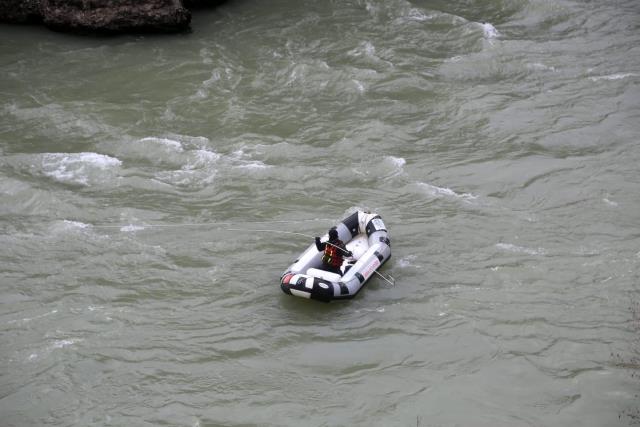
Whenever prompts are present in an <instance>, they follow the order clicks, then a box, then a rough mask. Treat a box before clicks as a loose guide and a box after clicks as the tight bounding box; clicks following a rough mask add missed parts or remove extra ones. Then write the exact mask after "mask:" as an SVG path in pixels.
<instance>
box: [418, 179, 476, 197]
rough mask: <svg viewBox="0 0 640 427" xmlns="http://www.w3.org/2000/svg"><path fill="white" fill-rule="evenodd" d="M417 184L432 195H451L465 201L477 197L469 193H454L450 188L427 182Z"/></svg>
mask: <svg viewBox="0 0 640 427" xmlns="http://www.w3.org/2000/svg"><path fill="white" fill-rule="evenodd" d="M418 186H420V187H421V188H422V189H424V190H425V191H426V193H427V194H428V195H430V196H433V197H453V198H457V199H462V200H465V201H471V200H475V199H477V198H478V196H475V195H473V194H471V193H456V192H455V191H453V190H452V189H450V188H446V187H437V186H435V185H431V184H427V183H425V182H419V183H418Z"/></svg>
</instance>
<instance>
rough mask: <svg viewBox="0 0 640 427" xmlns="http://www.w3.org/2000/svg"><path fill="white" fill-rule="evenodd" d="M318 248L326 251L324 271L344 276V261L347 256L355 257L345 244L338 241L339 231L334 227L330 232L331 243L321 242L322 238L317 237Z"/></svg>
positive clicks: (323, 257)
mask: <svg viewBox="0 0 640 427" xmlns="http://www.w3.org/2000/svg"><path fill="white" fill-rule="evenodd" d="M316 248H318V250H319V251H324V254H323V255H322V268H323V270H327V271H330V272H332V273H336V274H339V275H341V276H342V272H341V271H340V266H341V265H342V262H343V261H344V257H345V256H348V257H349V256H353V254H352V253H351V251H348V250H347V248H346V247H345V245H344V242H343V241H342V240H340V239H338V230H336V228H335V227H333V228H332V229H331V230H329V241H328V242H320V238H319V237H316Z"/></svg>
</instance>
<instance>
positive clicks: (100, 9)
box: [0, 0, 223, 34]
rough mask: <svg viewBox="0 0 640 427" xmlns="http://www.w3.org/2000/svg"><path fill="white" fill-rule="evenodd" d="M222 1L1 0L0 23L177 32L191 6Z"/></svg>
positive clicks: (59, 28)
mask: <svg viewBox="0 0 640 427" xmlns="http://www.w3.org/2000/svg"><path fill="white" fill-rule="evenodd" d="M221 3H223V0H184V1H183V0H0V22H5V23H13V24H30V23H40V22H41V23H44V24H45V25H46V26H47V27H49V28H51V29H54V30H57V31H69V32H81V33H98V34H100V33H128V32H178V31H184V30H187V29H188V28H189V25H190V22H191V12H190V8H202V7H212V6H217V5H220V4H221Z"/></svg>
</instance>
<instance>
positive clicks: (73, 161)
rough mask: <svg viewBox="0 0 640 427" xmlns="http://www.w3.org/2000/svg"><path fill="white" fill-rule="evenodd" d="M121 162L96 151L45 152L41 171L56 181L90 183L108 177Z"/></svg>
mask: <svg viewBox="0 0 640 427" xmlns="http://www.w3.org/2000/svg"><path fill="white" fill-rule="evenodd" d="M121 164H122V162H121V161H120V160H118V159H117V158H115V157H110V156H107V155H105V154H98V153H91V152H89V153H45V154H44V155H43V156H42V172H43V173H44V174H45V175H46V176H48V177H50V178H53V179H54V180H56V181H59V182H64V183H71V184H81V185H86V186H88V185H91V184H92V183H97V182H100V181H102V180H104V179H106V178H109V177H110V176H111V175H112V174H114V173H115V170H116V169H117V168H118V167H120V165H121Z"/></svg>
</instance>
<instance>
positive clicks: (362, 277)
mask: <svg viewBox="0 0 640 427" xmlns="http://www.w3.org/2000/svg"><path fill="white" fill-rule="evenodd" d="M355 276H356V277H357V278H358V280H359V281H360V283H364V276H363V275H362V274H360V273H356V274H355Z"/></svg>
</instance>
